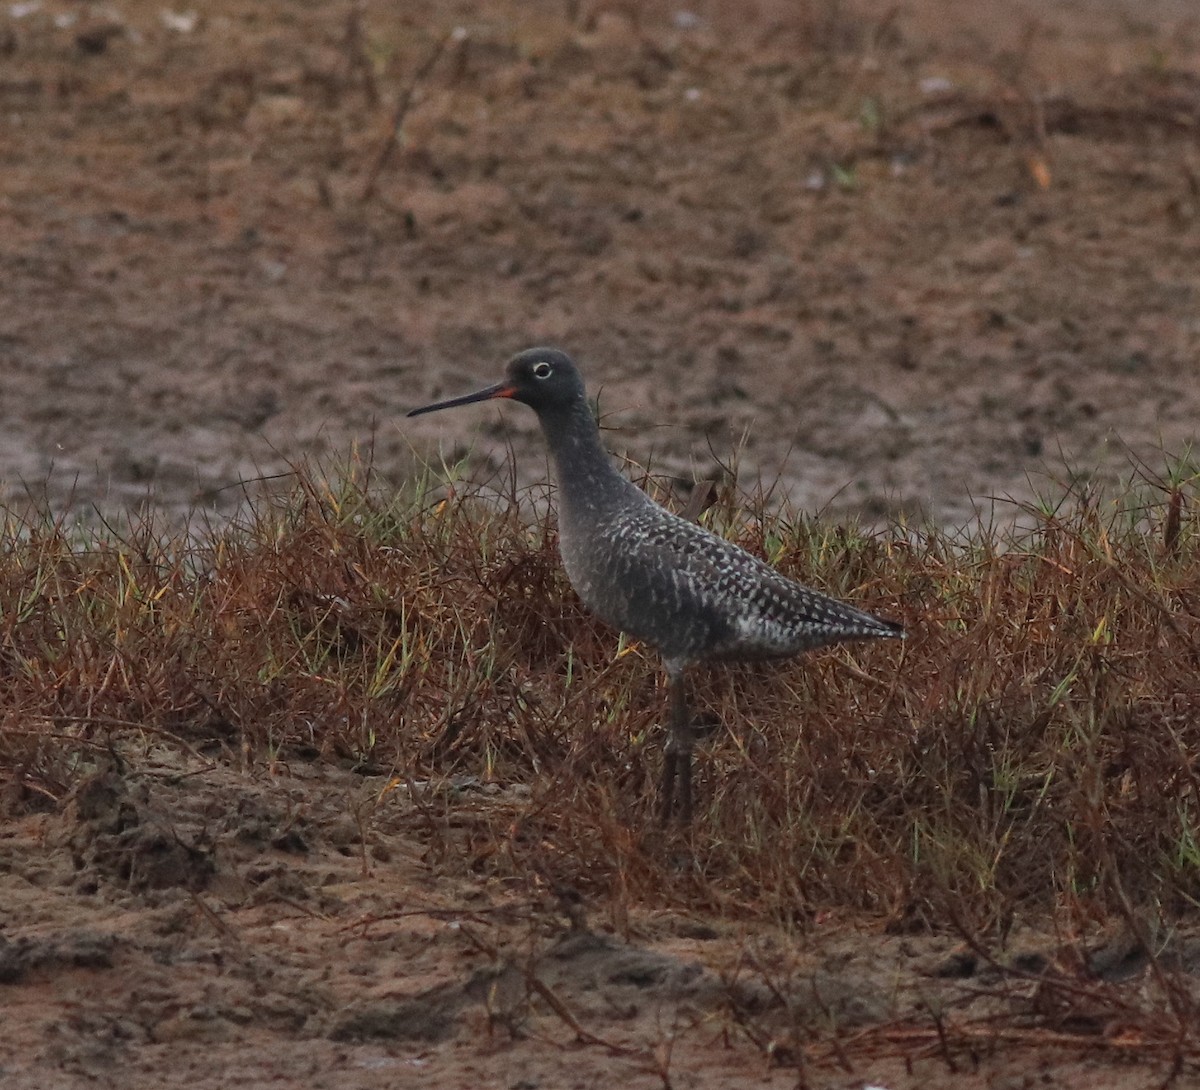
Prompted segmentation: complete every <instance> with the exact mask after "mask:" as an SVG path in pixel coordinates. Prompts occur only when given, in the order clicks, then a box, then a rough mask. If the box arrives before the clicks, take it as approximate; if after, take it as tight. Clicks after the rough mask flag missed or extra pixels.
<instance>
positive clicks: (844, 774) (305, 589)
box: [0, 464, 1200, 1040]
mask: <svg viewBox="0 0 1200 1090" xmlns="http://www.w3.org/2000/svg"><path fill="white" fill-rule="evenodd" d="M1196 479H1197V478H1196V475H1195V473H1194V471H1193V470H1192V469H1190V468H1189V467H1188V466H1187V465H1185V464H1180V465H1178V466H1176V467H1175V469H1174V471H1173V475H1172V476H1171V477H1170V479H1164V480H1153V481H1152V480H1150V479H1149V477H1148V475H1146V474H1143V475H1141V476H1140V477H1139V478H1138V480H1137V481H1135V482H1134V483H1133V484H1131V486H1130V488H1129V490H1128V492H1127V493H1126V494H1124V495H1123V496H1121V497H1118V498H1117V499H1116V500H1112V501H1104V502H1101V501H1099V500H1096V499H1094V498H1091V497H1089V496H1088V495H1087V494H1086V492H1084V491H1083V490H1081V489H1068V490H1066V492H1065V495H1064V497H1063V498H1062V499H1061V500H1060V501H1058V502H1056V503H1054V504H1049V503H1048V504H1046V505H1044V506H1043V507H1042V508H1040V509H1037V510H1032V509H1031V510H1029V511H1027V512H1025V514H1026V516H1029V520H1030V521H1032V522H1033V523H1034V526H1033V528H1032V529H1031V530H1028V531H1026V532H1021V533H1016V532H1013V533H1008V534H1001V533H999V532H991V531H986V530H985V531H980V532H978V533H977V534H975V535H973V536H964V537H960V538H953V537H949V536H947V535H946V534H944V533H941V532H937V531H930V530H925V529H919V528H914V527H898V528H896V529H895V530H894V531H893V532H891V533H889V534H886V535H868V534H863V533H859V532H857V531H855V530H854V529H844V528H840V527H831V526H826V525H822V524H819V523H814V522H810V521H807V520H803V519H798V518H795V517H792V516H789V515H776V514H771V513H769V512H767V511H766V510H765V509H763V507H762V506H761V505H760V506H758V507H754V506H753V505H752V506H751V508H750V509H748V510H744V509H737V508H736V507H728V506H727V507H726V508H724V509H723V510H718V511H717V512H716V516H717V518H718V521H720V522H722V523H723V525H724V527H725V528H726V529H727V531H728V532H730V533H732V535H733V536H735V537H737V538H738V539H739V540H741V541H742V542H743V543H744V544H746V545H747V546H748V547H749V548H751V549H753V550H755V551H757V552H759V553H763V554H765V555H767V556H768V557H769V559H770V560H772V561H773V562H775V563H777V564H778V565H779V566H780V567H781V568H782V569H783V570H784V571H786V572H787V573H788V574H789V575H792V576H794V577H796V578H798V579H801V580H804V581H806V582H809V583H811V584H813V585H816V586H819V587H822V588H825V589H828V590H829V591H830V592H831V593H834V594H837V595H840V596H845V597H848V598H851V599H853V600H855V601H858V602H861V603H862V604H864V605H865V606H867V607H868V608H870V609H872V610H875V611H877V612H879V613H881V614H883V615H886V616H891V617H896V618H899V619H901V620H903V621H904V623H905V624H906V625H907V627H908V631H909V638H908V640H907V641H906V642H905V644H903V645H892V646H887V645H877V646H862V647H855V648H851V649H843V650H838V651H833V652H829V653H825V654H819V655H814V656H812V657H810V658H809V659H807V660H802V661H796V662H791V663H784V664H773V665H770V666H765V667H733V668H714V669H712V670H711V671H707V672H704V673H702V674H701V675H700V676H699V677H698V679H697V683H698V694H697V696H698V702H699V704H700V705H701V706H702V707H704V708H705V709H707V711H708V712H709V713H710V714H711V715H712V717H713V719H714V722H715V723H717V724H719V725H717V726H716V727H715V728H714V730H713V731H712V732H711V734H710V735H709V737H708V739H707V743H706V745H705V747H704V748H705V750H706V752H705V754H704V756H703V759H702V762H701V766H700V773H699V774H700V782H699V794H700V806H699V811H698V814H697V819H696V822H695V827H694V830H693V831H692V833H691V834H690V835H689V836H687V837H686V838H685V837H684V836H683V835H682V834H679V833H675V832H672V833H668V834H664V833H663V832H662V831H660V830H659V829H657V827H656V826H655V824H654V821H653V816H652V815H653V793H654V783H655V779H656V767H657V764H658V760H659V737H660V735H659V732H658V730H657V726H658V723H659V722H660V720H661V718H662V713H663V694H662V693H661V692H660V691H659V687H658V680H657V664H656V661H655V659H654V656H653V655H652V654H650V653H643V652H642V651H641V650H640V649H637V648H630V647H628V646H625V645H623V644H621V643H620V642H619V641H618V638H617V636H616V635H615V634H614V633H612V632H610V631H608V630H607V629H605V628H604V627H603V626H601V625H600V624H599V623H598V622H596V621H595V620H593V619H592V618H591V617H590V616H588V615H587V614H586V613H585V612H584V611H583V610H582V608H581V606H580V605H579V603H578V602H577V600H576V599H575V597H574V596H573V594H572V592H571V590H570V588H569V586H568V585H567V583H566V580H565V577H564V575H563V574H562V572H561V570H560V567H559V563H558V558H557V553H556V548H555V539H554V530H553V524H552V522H551V521H549V520H548V519H545V518H542V519H536V518H533V519H531V518H530V516H529V515H528V513H527V512H528V505H525V506H524V507H523V506H522V503H521V502H520V500H521V497H518V496H516V495H515V494H514V492H513V490H512V489H509V490H508V492H507V494H500V495H498V496H497V495H490V496H485V495H482V494H480V493H479V492H477V491H474V490H456V489H453V488H452V489H450V491H449V492H448V493H447V492H446V491H445V490H444V489H439V488H435V487H433V486H430V485H428V484H422V485H420V486H419V487H418V488H416V490H415V491H414V492H412V493H410V494H409V495H406V496H404V497H402V498H397V497H395V496H388V497H387V498H381V497H380V495H379V494H378V492H377V491H376V490H375V489H373V488H372V487H371V482H370V475H369V473H368V472H367V471H366V470H365V469H364V468H362V467H361V466H360V467H356V468H355V470H354V472H352V473H350V474H348V475H347V476H346V479H345V480H344V481H343V483H341V484H339V485H337V486H335V487H330V486H327V485H325V484H323V483H321V482H320V481H319V480H318V478H316V477H315V476H313V475H308V474H303V473H302V474H300V475H299V476H298V480H297V483H296V485H295V487H294V489H293V490H292V491H291V492H290V493H289V494H287V495H285V496H283V497H282V498H277V499H275V500H274V501H269V502H268V501H260V502H258V503H257V504H255V505H252V506H251V508H250V512H251V513H250V514H249V515H248V516H247V518H246V520H245V521H243V522H242V523H241V524H239V525H235V526H230V527H226V528H221V529H219V530H214V531H210V532H208V533H207V534H204V535H199V536H197V535H192V536H190V537H188V536H184V535H181V534H164V533H161V532H160V531H159V530H158V529H157V528H156V527H155V525H154V524H153V523H152V522H150V521H145V522H141V523H134V524H132V525H131V526H129V527H127V528H126V529H125V530H124V531H120V532H118V531H116V530H112V529H110V530H108V531H105V532H103V533H94V534H84V533H79V534H77V533H76V532H75V531H73V530H71V529H70V528H69V527H67V526H66V525H64V524H63V523H61V522H59V523H56V522H54V521H52V520H50V519H49V518H45V517H26V518H17V517H16V516H15V515H10V516H9V518H8V519H7V521H6V523H5V526H4V531H3V539H2V544H0V616H2V617H3V622H2V623H3V644H2V651H0V663H2V666H3V671H4V676H5V684H4V686H3V687H2V688H0V761H2V762H3V765H4V766H5V767H7V768H8V769H9V770H10V772H9V776H10V780H11V784H10V788H9V791H8V804H9V805H10V807H11V806H12V805H16V804H18V803H19V804H20V805H24V806H27V807H29V806H37V805H47V806H56V805H58V804H59V802H60V801H61V800H62V799H63V798H64V796H65V795H66V793H67V792H68V791H69V789H70V787H71V786H72V784H73V783H74V782H76V781H77V780H78V779H79V778H80V777H81V776H82V775H84V774H86V773H88V772H90V771H91V770H93V769H94V768H95V767H96V765H97V761H98V760H99V758H100V757H101V756H102V755H103V754H104V753H105V752H106V751H109V750H111V749H117V748H119V750H120V752H121V753H122V754H123V755H124V757H125V759H131V757H133V756H136V753H137V747H138V745H139V744H140V743H155V744H157V743H160V742H161V740H162V739H163V738H164V737H168V738H170V739H174V740H177V742H178V743H179V744H180V745H184V746H187V747H189V748H191V749H194V750H200V751H203V752H204V753H205V754H206V755H208V756H210V757H212V758H213V759H217V760H229V761H235V762H244V763H246V764H248V765H257V764H267V763H270V764H272V765H274V766H276V767H278V766H279V765H286V763H288V762H293V761H301V760H314V759H332V760H342V761H347V762H353V763H355V764H358V765H360V766H362V767H365V768H369V769H371V770H374V771H378V770H379V769H381V768H382V769H385V770H387V769H391V770H394V773H395V776H396V783H397V785H398V789H402V790H404V791H406V792H410V793H411V796H412V798H413V800H414V802H415V803H416V804H417V805H418V806H419V807H420V808H421V811H422V813H423V814H424V816H425V819H426V823H427V827H428V840H429V852H430V857H431V858H438V859H443V860H444V859H455V860H458V861H459V863H460V865H461V866H463V867H465V868H471V869H474V870H483V871H487V872H490V873H494V874H501V875H507V876H510V877H512V878H515V879H517V880H529V879H531V877H533V876H536V877H537V878H538V880H539V881H546V882H549V883H550V884H551V885H552V886H553V888H556V889H559V890H562V891H566V892H568V893H569V892H570V891H578V892H582V893H584V894H585V895H586V896H587V897H588V899H589V900H590V901H591V902H593V903H595V902H599V903H601V904H605V905H608V906H609V909H610V912H611V915H612V918H613V919H614V920H615V921H617V922H618V923H619V922H620V920H621V919H622V918H623V916H624V913H625V912H626V910H627V909H628V907H629V906H630V905H631V904H633V903H640V904H646V903H656V902H657V903H664V902H666V903H672V904H675V905H677V906H681V907H689V908H692V909H696V910H701V911H705V912H711V913H718V914H720V915H722V916H724V917H726V918H729V917H735V918H758V919H771V920H775V921H785V922H787V923H789V924H792V925H796V926H800V927H803V926H804V924H805V922H806V920H808V919H809V918H811V916H812V914H814V913H816V912H819V911H823V910H850V909H852V910H866V911H868V912H871V913H873V914H875V915H876V916H877V917H879V918H881V919H882V920H883V921H884V922H885V924H886V926H888V927H890V928H892V929H907V928H925V927H944V926H952V927H957V928H958V929H959V930H960V931H962V932H963V934H964V935H966V936H967V937H968V939H969V940H970V941H971V942H972V943H975V944H977V945H978V947H979V948H980V949H981V950H983V949H985V948H989V947H990V945H991V944H993V943H994V942H995V941H997V940H1002V939H1003V936H1004V935H1005V934H1006V933H1007V930H1008V929H1009V928H1010V927H1011V926H1012V924H1013V922H1014V920H1018V919H1020V920H1030V919H1041V920H1045V919H1051V920H1053V921H1054V923H1055V925H1056V926H1057V927H1059V928H1060V930H1061V932H1062V933H1063V934H1064V935H1070V934H1079V933H1081V932H1082V930H1084V929H1085V928H1086V927H1087V926H1088V925H1089V924H1091V923H1094V922H1095V921H1097V920H1103V919H1109V918H1112V917H1116V918H1118V919H1123V920H1124V921H1125V922H1126V924H1127V926H1128V927H1129V928H1131V929H1133V931H1134V933H1135V934H1137V935H1139V936H1141V937H1143V938H1144V939H1145V941H1146V944H1147V945H1148V946H1153V945H1154V943H1155V941H1156V939H1155V935H1156V934H1159V933H1160V932H1159V931H1157V930H1156V929H1158V928H1161V927H1163V926H1164V925H1166V926H1169V925H1170V924H1171V922H1172V921H1173V920H1175V919H1176V918H1177V917H1178V916H1179V915H1180V914H1181V913H1183V912H1184V911H1186V910H1187V909H1189V908H1194V907H1195V906H1196V904H1197V901H1198V899H1200V865H1198V864H1200V848H1198V846H1197V833H1196V815H1197V812H1198V811H1200V776H1198V772H1197V768H1196V754H1197V753H1198V752H1200V671H1198V669H1197V667H1198V662H1197V658H1198V654H1200V589H1198V588H1200V530H1198V528H1197V523H1196V519H1195V516H1194V512H1195V510H1196ZM514 782H520V783H523V784H526V785H527V786H528V792H527V793H524V794H522V793H513V792H505V793H504V794H503V796H502V798H503V800H504V801H503V802H501V801H493V800H489V799H488V797H487V794H486V790H487V788H486V785H488V784H491V783H499V784H511V783H514ZM476 788H482V789H483V790H482V792H476V791H475V790H474V789H476ZM1164 979H1165V978H1164ZM1067 994H1068V997H1069V996H1070V994H1072V993H1070V992H1068V993H1067ZM1183 995H1184V993H1183V992H1182V991H1180V990H1179V989H1172V988H1168V987H1165V986H1164V989H1163V992H1162V996H1163V1003H1164V1004H1165V1007H1164V1009H1169V1010H1173V1011H1174V1012H1175V1020H1174V1021H1173V1022H1171V1023H1170V1024H1174V1025H1181V1024H1186V1021H1185V1019H1186V1018H1190V1017H1191V1014H1192V1013H1194V1012H1191V1008H1190V1007H1187V1004H1186V1002H1185V1000H1184V999H1183V998H1181V996H1183ZM1092 1000H1093V1001H1095V996H1092ZM1156 1017H1157V1016H1156ZM1172 1040H1174V1038H1172Z"/></svg>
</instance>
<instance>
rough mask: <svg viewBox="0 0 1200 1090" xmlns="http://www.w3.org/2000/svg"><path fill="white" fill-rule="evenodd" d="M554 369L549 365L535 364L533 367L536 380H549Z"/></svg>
mask: <svg viewBox="0 0 1200 1090" xmlns="http://www.w3.org/2000/svg"><path fill="white" fill-rule="evenodd" d="M552 370H553V368H552V367H551V366H550V364H548V363H544V362H543V363H535V364H534V365H533V377H534V378H549V377H550V372H551V371H552Z"/></svg>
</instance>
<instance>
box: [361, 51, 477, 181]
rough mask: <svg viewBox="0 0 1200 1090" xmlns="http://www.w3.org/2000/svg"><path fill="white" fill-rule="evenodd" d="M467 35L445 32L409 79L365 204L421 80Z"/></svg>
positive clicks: (370, 178) (393, 149) (373, 170)
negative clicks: (451, 46)
mask: <svg viewBox="0 0 1200 1090" xmlns="http://www.w3.org/2000/svg"><path fill="white" fill-rule="evenodd" d="M465 37H466V31H465V30H464V29H463V28H462V27H455V28H454V29H453V30H451V31H450V32H449V33H447V34H443V35H442V37H441V38H439V39H438V41H437V44H436V45H434V47H433V49H432V51H431V52H430V54H429V56H428V57H426V58H425V61H424V63H423V64H422V65H421V67H420V68H418V69H417V70H416V72H415V73H414V74H413V78H412V79H411V80H410V81H409V84H408V86H407V87H406V88H405V89H404V93H403V94H401V96H400V100H399V101H398V102H397V103H396V109H395V112H394V113H393V114H392V124H391V127H390V128H389V129H388V134H387V138H386V139H385V140H384V142H383V146H382V147H381V148H380V149H379V154H378V155H377V156H376V157H375V165H374V166H373V167H372V168H371V173H370V174H368V175H367V184H366V185H364V186H363V191H362V196H361V197H359V201H360V202H362V203H363V204H365V203H366V202H367V201H369V200H370V199H371V198H372V197H373V196H375V186H376V184H377V183H378V181H379V175H380V174H382V173H383V171H384V168H385V167H387V165H388V163H389V162H391V159H392V156H393V155H394V154H395V152H396V148H397V147H399V146H400V134H401V132H402V131H403V128H404V119H405V118H406V117H407V116H408V111H409V110H410V109H411V108H412V103H413V96H414V95H415V94H416V91H417V87H418V86H420V84H421V82H422V81H423V80H424V79H425V78H426V77H427V76H428V75H429V73H430V72H432V71H433V67H434V65H436V64H437V62H438V61H439V60H440V59H441V56H442V54H443V53H445V52H446V47H447V46H449V45H450V43H451V42H461V41H462V40H463V39H464V38H465Z"/></svg>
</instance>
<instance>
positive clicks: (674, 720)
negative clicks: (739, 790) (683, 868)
mask: <svg viewBox="0 0 1200 1090" xmlns="http://www.w3.org/2000/svg"><path fill="white" fill-rule="evenodd" d="M667 690H668V692H669V693H670V699H671V718H670V722H669V723H668V725H667V743H666V745H665V746H664V747H663V777H662V788H661V791H660V794H661V796H662V824H663V825H666V824H667V823H668V822H669V821H670V820H671V815H672V813H674V810H675V785H676V780H678V783H679V823H680V824H681V825H683V826H685V827H686V826H688V825H690V824H691V822H692V745H693V743H694V741H695V739H694V737H693V735H692V724H691V721H690V720H689V718H688V706H687V688H686V686H685V684H684V680H683V674H682V672H679V673H676V672H674V671H672V672H670V673H668V675H667Z"/></svg>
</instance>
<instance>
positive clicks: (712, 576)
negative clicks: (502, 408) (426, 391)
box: [408, 348, 904, 822]
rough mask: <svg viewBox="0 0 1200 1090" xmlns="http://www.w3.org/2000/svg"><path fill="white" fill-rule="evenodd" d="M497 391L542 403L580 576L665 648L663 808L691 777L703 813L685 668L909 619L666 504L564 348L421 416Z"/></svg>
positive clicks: (596, 598)
mask: <svg viewBox="0 0 1200 1090" xmlns="http://www.w3.org/2000/svg"><path fill="white" fill-rule="evenodd" d="M491 398H512V399H514V400H517V401H522V402H524V403H525V404H527V405H529V406H530V407H532V408H533V409H534V410H535V411H536V413H537V415H538V420H539V421H540V423H541V426H542V431H543V433H544V434H545V436H546V441H547V443H548V445H549V447H550V453H551V456H552V457H553V459H554V463H555V472H556V475H557V477H558V483H559V494H558V501H559V547H560V550H561V553H562V559H563V565H564V567H565V568H566V571H567V576H568V578H569V579H570V580H571V585H572V586H573V587H574V588H575V590H576V591H577V593H578V594H579V596H580V598H581V599H582V600H583V602H584V604H585V605H586V606H587V607H588V608H589V609H590V610H592V611H593V612H594V613H595V614H596V615H597V616H599V617H600V618H602V619H603V620H604V621H606V622H607V623H609V624H610V625H612V626H613V627H614V628H617V629H620V630H621V631H623V632H625V633H628V634H629V635H630V636H632V637H633V638H634V639H637V640H639V641H641V642H643V643H646V644H649V645H650V646H652V647H654V648H656V649H657V650H658V652H659V653H660V654H661V655H662V658H663V662H664V664H665V666H666V668H667V674H668V678H669V681H670V686H671V723H670V728H669V731H668V737H667V744H666V747H665V753H666V756H665V760H664V766H663V789H662V808H663V818H664V820H666V819H668V818H669V817H670V816H671V812H672V809H673V805H674V793H675V790H674V789H675V782H676V780H677V779H678V781H679V795H680V799H679V802H680V814H681V818H682V820H683V821H684V822H687V821H688V820H689V819H690V816H691V806H692V802H691V751H692V744H693V738H692V729H691V725H690V721H689V718H688V712H687V703H686V696H685V690H684V672H685V671H686V669H687V668H688V667H689V666H691V665H693V664H695V663H698V662H701V661H704V660H708V659H758V658H777V657H783V656H788V655H795V654H799V653H800V652H802V651H807V650H811V649H813V648H816V647H821V646H824V645H826V644H832V643H840V642H843V641H846V640H864V639H877V638H887V637H903V634H904V633H903V629H902V628H901V627H900V626H899V625H897V624H894V623H892V622H891V621H884V620H880V619H879V618H877V617H873V616H871V615H870V614H869V613H864V612H863V611H862V610H859V609H855V608H854V607H853V606H849V605H846V604H845V603H844V602H840V601H838V600H836V599H834V598H829V597H827V596H826V595H824V594H820V593H819V592H817V591H815V590H811V589H809V588H808V587H805V586H802V585H801V584H799V583H797V582H795V581H794V580H791V579H788V578H787V577H786V576H784V575H781V574H780V573H779V572H778V571H776V570H775V569H774V568H772V567H770V566H769V565H767V564H765V563H763V562H762V561H761V560H759V559H758V558H757V557H754V556H751V555H750V554H749V553H748V552H746V551H745V550H744V549H741V548H739V547H738V546H736V545H734V544H733V543H732V542H729V541H726V540H725V539H724V538H722V537H719V536H717V535H716V534H713V533H711V532H709V531H708V530H705V529H704V528H703V527H701V526H697V525H695V524H694V523H691V522H688V521H687V520H685V519H682V518H680V517H679V516H678V515H675V514H672V513H671V512H670V511H668V510H666V508H664V507H661V506H659V505H658V504H657V503H655V502H654V501H653V500H651V499H650V497H649V496H647V495H646V493H644V492H643V491H642V490H641V489H639V488H637V487H636V486H635V485H634V484H633V483H632V482H631V481H629V480H628V479H627V478H625V477H624V476H622V475H621V474H620V473H619V472H618V471H617V469H616V467H615V466H614V465H613V463H612V460H611V458H610V457H609V455H608V452H607V451H606V450H605V449H604V446H603V444H602V443H601V441H600V431H599V428H598V427H597V425H596V421H595V419H594V417H593V416H592V413H591V409H590V407H589V405H588V402H587V394H586V391H585V388H584V384H583V379H582V378H581V377H580V374H579V371H578V370H577V369H576V367H575V365H574V363H572V362H571V360H570V358H569V357H568V356H566V355H565V354H564V353H562V352H559V351H557V350H555V349H552V348H532V349H529V350H527V351H525V352H521V353H520V354H518V355H517V356H515V357H513V359H512V360H511V361H510V362H509V365H508V370H507V375H506V378H505V380H504V381H502V382H499V383H497V384H495V385H494V386H489V387H487V388H486V389H483V390H479V391H478V392H476V393H473V394H467V395H465V396H463V397H458V398H453V399H451V400H449V401H441V402H437V403H436V404H433V405H427V406H425V407H423V408H420V409H414V410H413V411H412V412H410V413H409V414H408V415H409V416H416V415H418V414H420V413H426V412H432V411H434V410H435V409H444V408H450V407H451V406H454V405H465V404H469V403H471V402H476V401H485V400H489V399H491Z"/></svg>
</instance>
